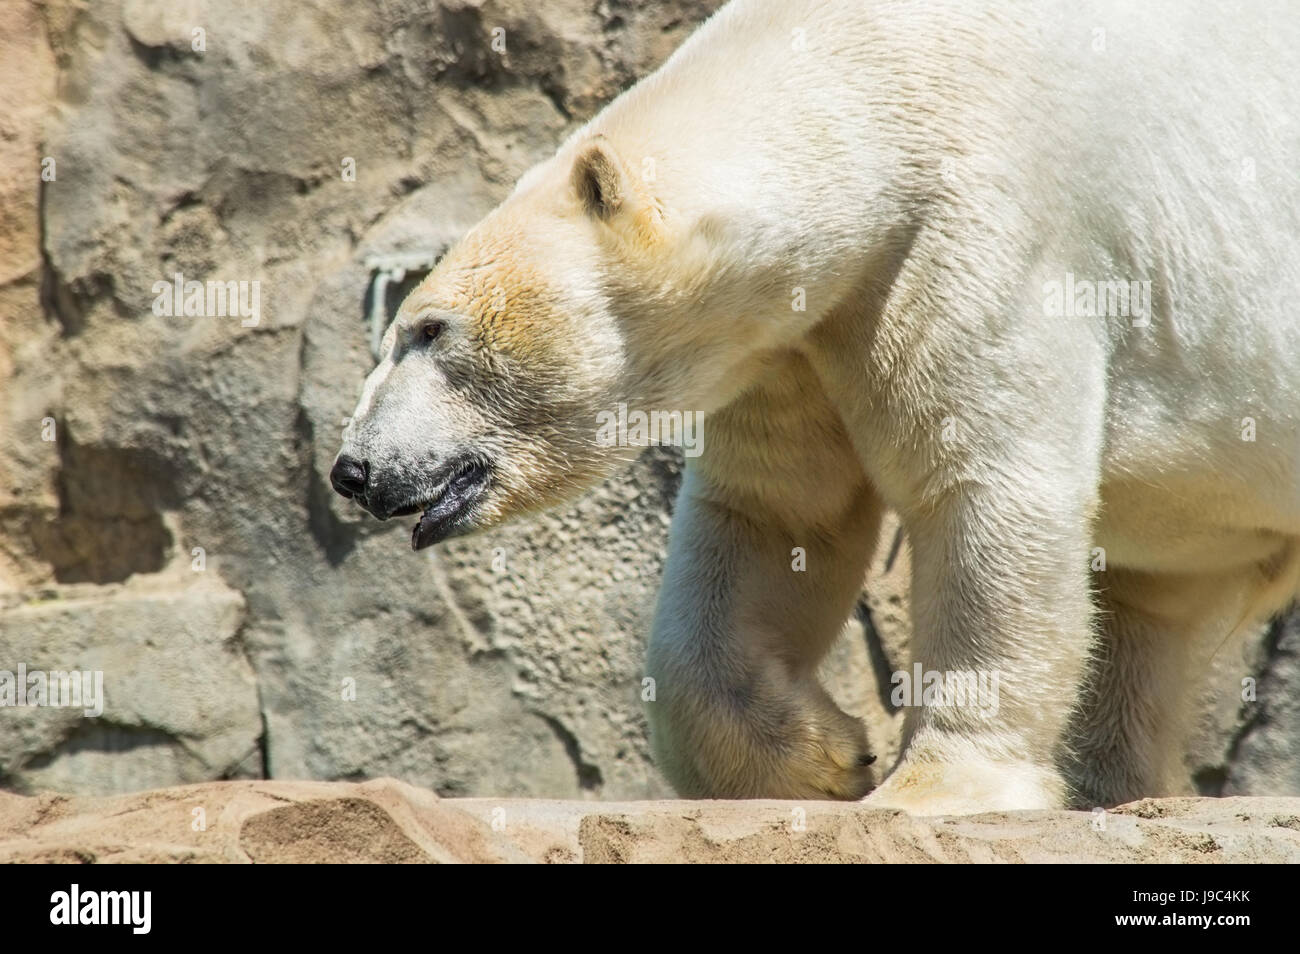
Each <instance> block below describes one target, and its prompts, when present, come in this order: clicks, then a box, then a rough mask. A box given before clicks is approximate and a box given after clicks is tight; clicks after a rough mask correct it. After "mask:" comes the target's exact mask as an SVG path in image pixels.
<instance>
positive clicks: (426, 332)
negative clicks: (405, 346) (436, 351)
mask: <svg viewBox="0 0 1300 954" xmlns="http://www.w3.org/2000/svg"><path fill="white" fill-rule="evenodd" d="M446 327H447V325H446V322H443V321H438V320H437V319H431V320H429V321H426V322H425V323H424V324H422V325H421V326H420V331H419V338H420V340H421V341H425V342H429V341H436V340H438V336H439V335H441V334H442V332H443V330H444V329H445V328H446Z"/></svg>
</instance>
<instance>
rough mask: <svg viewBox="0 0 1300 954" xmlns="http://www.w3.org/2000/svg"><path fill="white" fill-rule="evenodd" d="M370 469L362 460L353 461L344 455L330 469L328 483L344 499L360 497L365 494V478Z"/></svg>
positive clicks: (340, 455)
mask: <svg viewBox="0 0 1300 954" xmlns="http://www.w3.org/2000/svg"><path fill="white" fill-rule="evenodd" d="M369 473H370V467H369V465H368V464H367V463H366V462H365V461H364V460H353V459H352V458H351V457H348V456H347V455H346V454H339V459H338V460H336V461H335V462H334V466H333V467H331V468H330V483H331V484H333V485H334V489H335V490H337V491H338V492H339V493H341V494H342V495H343V496H344V497H360V496H362V495H363V494H365V492H366V476H367V475H368V474H369Z"/></svg>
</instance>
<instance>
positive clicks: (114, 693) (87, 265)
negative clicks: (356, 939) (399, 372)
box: [0, 0, 1300, 799]
mask: <svg viewBox="0 0 1300 954" xmlns="http://www.w3.org/2000/svg"><path fill="white" fill-rule="evenodd" d="M719 2H720V0H667V2H663V0H598V2H592V0H548V2H546V3H544V4H538V3H535V2H533V0H438V2H432V3H431V2H429V0H389V2H386V3H384V4H382V5H369V4H354V3H343V2H341V0H333V2H327V0H322V2H316V3H311V4H303V3H301V2H298V0H238V2H223V3H209V2H206V0H179V2H178V0H97V2H95V3H75V2H64V0H48V2H44V3H34V2H27V0H0V62H3V64H4V66H5V82H4V83H3V84H0V160H2V161H0V214H3V216H4V218H3V222H2V223H0V594H2V596H0V669H10V670H13V669H16V668H17V665H18V664H19V663H24V664H26V665H27V666H28V667H29V668H32V669H36V668H45V669H66V668H69V667H72V666H94V667H95V668H99V669H102V670H103V671H104V674H105V683H106V693H107V696H108V699H107V707H106V710H105V713H104V716H103V717H102V718H99V719H95V720H82V719H77V718H75V717H74V716H72V715H70V714H69V713H68V712H66V711H61V710H30V709H27V710H8V709H0V785H3V786H6V787H9V788H12V789H16V790H18V791H27V792H30V791H36V790H40V789H44V788H49V787H53V788H56V789H59V790H62V791H67V792H73V793H87V794H90V793H111V792H120V791H129V790H138V789H143V788H148V787H154V786H161V785H166V784H174V783H182V782H190V781H196V780H200V779H207V778H228V777H247V776H260V775H267V774H269V775H270V776H273V777H277V776H278V777H310V778H319V779H360V778H371V777H376V776H381V775H391V776H396V777H400V778H402V779H404V780H406V781H408V782H410V783H413V784H418V785H421V786H425V787H428V788H430V789H432V790H434V791H437V792H439V793H441V794H444V795H492V796H547V797H566V798H578V797H584V798H594V797H602V798H620V799H627V798H654V797H661V796H664V795H667V794H668V788H667V786H666V784H665V783H664V782H663V780H662V779H661V778H660V777H659V776H658V775H657V773H656V772H655V771H654V769H653V768H652V766H651V764H650V761H649V756H648V748H647V744H646V734H645V721H644V718H643V715H642V702H641V698H640V694H641V659H642V652H643V644H644V639H645V634H646V632H647V631H648V627H649V620H650V617H651V614H652V612H653V604H654V597H655V593H656V591H657V588H658V581H659V577H660V569H661V561H662V555H663V552H664V543H665V538H666V529H667V524H668V519H669V516H670V513H671V502H672V497H673V493H674V490H675V488H676V485H677V482H678V479H679V474H680V468H681V462H680V459H679V458H677V457H676V456H674V455H673V454H671V453H669V452H666V451H657V452H652V453H650V454H647V455H646V456H645V457H643V458H642V460H641V461H640V462H639V463H638V464H637V465H636V466H634V467H633V468H632V470H631V472H630V473H628V474H624V475H620V476H618V477H616V478H614V479H612V480H610V481H609V482H607V483H606V484H605V485H604V486H603V487H601V488H598V489H597V490H595V491H594V492H593V493H591V494H589V495H588V496H587V497H586V498H585V499H583V500H582V501H581V502H579V503H578V504H576V505H575V506H574V507H572V508H570V509H569V510H567V511H565V512H560V513H555V514H551V515H547V516H545V517H541V518H539V519H537V520H534V521H532V522H530V523H526V524H520V525H518V526H515V527H510V528H507V529H504V530H501V531H498V532H494V533H491V534H486V535H484V536H481V537H476V538H473V539H470V540H465V541H459V542H455V543H453V544H450V545H447V546H444V547H440V548H437V549H435V550H434V551H432V552H431V553H425V554H421V555H418V556H417V555H413V554H412V553H410V552H409V550H408V548H407V545H406V536H407V534H408V532H409V529H410V528H409V525H406V524H405V522H403V521H397V522H395V523H388V524H380V523H378V522H376V521H374V520H372V519H370V518H368V517H363V516H362V515H361V514H360V512H359V511H358V510H357V509H356V508H355V507H352V506H351V505H349V504H347V503H346V502H344V501H343V500H341V499H340V498H338V497H337V496H336V495H334V494H333V493H332V492H331V491H330V490H329V487H328V481H327V479H326V474H327V473H328V469H329V466H330V463H331V459H332V456H333V454H334V453H335V451H336V449H337V438H338V434H339V430H340V427H341V425H342V422H343V420H344V418H345V416H346V415H347V414H349V413H350V412H351V409H352V407H353V404H354V402H355V398H356V396H357V391H358V388H359V385H360V382H361V380H362V378H363V376H364V374H365V373H366V372H367V371H368V370H369V368H370V367H371V363H372V362H371V357H370V353H369V348H368V344H367V340H368V333H369V332H368V328H367V326H366V323H365V320H364V317H365V316H366V315H367V314H368V313H369V311H370V310H371V307H372V304H373V302H372V301H371V300H370V299H371V295H372V294H373V293H372V290H371V289H372V285H371V279H372V277H373V272H374V269H373V268H372V267H371V266H370V265H368V264H367V262H368V261H370V260H371V259H372V257H373V256H376V255H385V254H390V253H427V254H430V255H437V254H438V253H440V252H441V250H443V249H444V248H445V247H446V246H447V245H448V244H449V243H451V242H452V241H454V240H455V239H456V238H457V237H458V236H459V235H460V234H462V233H463V231H464V230H465V229H466V228H467V227H468V226H469V225H470V224H472V223H473V222H474V221H475V220H476V219H478V218H479V217H480V216H481V215H482V214H483V213H484V212H485V211H487V210H488V209H489V208H491V207H492V206H493V205H494V204H495V203H496V202H497V201H499V200H500V199H501V198H502V197H503V196H504V195H505V194H506V192H507V191H508V189H509V188H510V186H511V184H512V183H513V181H514V180H515V178H516V177H517V176H518V175H519V174H520V173H521V172H523V171H524V170H525V169H526V168H528V166H529V165H531V164H532V163H533V162H535V161H537V160H539V159H541V158H543V157H544V156H546V155H547V154H548V153H549V152H550V151H551V149H552V148H553V147H554V145H555V144H556V143H557V142H558V141H559V140H560V139H561V138H562V137H563V136H564V135H565V134H566V133H567V132H568V131H570V130H572V129H573V128H575V127H576V126H577V125H578V124H580V123H581V122H582V121H583V120H584V119H586V118H587V117H589V116H591V115H592V114H593V113H594V112H595V111H596V110H597V109H599V107H600V106H601V105H602V104H603V103H605V102H607V101H608V100H610V99H611V98H612V97H613V96H614V95H616V94H617V92H618V91H619V90H620V89H622V88H623V87H625V86H626V85H628V84H629V83H630V82H631V81H633V80H634V79H635V78H637V77H639V76H642V75H644V74H646V73H647V72H649V71H650V70H651V69H652V68H653V67H654V66H655V65H657V64H658V63H659V62H660V61H661V60H662V59H663V58H664V57H666V56H667V54H668V53H669V52H670V51H671V50H672V49H673V48H674V47H676V46H677V45H678V44H679V43H680V42H681V40H682V39H683V38H684V37H685V36H686V35H687V34H688V33H689V31H690V30H691V28H692V27H693V26H694V24H695V23H697V22H698V21H699V20H701V19H702V18H703V17H704V16H705V15H706V14H707V13H708V12H709V11H710V10H711V9H713V8H714V7H716V6H717V5H718V3H719ZM502 44H504V49H502ZM15 65H16V66H17V68H14V66H15ZM45 160H51V161H52V162H46V161H45ZM350 169H353V170H355V176H354V177H349V176H348V172H349V170H350ZM43 170H46V171H47V172H48V173H49V174H48V175H47V176H46V177H45V178H42V175H41V173H42V171H43ZM177 273H179V274H181V275H183V277H184V279H185V280H191V281H195V280H196V281H208V280H213V281H223V282H226V281H231V282H258V283H260V284H259V285H258V288H259V304H260V308H259V314H258V315H257V318H258V320H257V321H256V323H255V324H253V323H248V324H246V323H245V322H244V321H242V320H241V318H240V317H239V316H229V315H227V316H188V317H186V316H174V315H173V316H168V315H163V314H157V313H155V311H154V309H153V306H154V304H155V301H156V298H157V297H158V292H157V291H156V290H155V287H154V285H155V283H156V282H163V283H166V282H170V281H172V280H173V276H175V275H176V274H177ZM415 277H418V275H417V276H411V277H408V280H407V282H406V283H399V284H398V285H396V286H395V287H393V288H391V289H390V290H389V291H388V293H387V294H386V296H385V301H384V302H383V303H382V304H383V305H386V306H387V307H389V308H391V307H393V306H395V305H396V304H397V302H398V300H399V299H400V296H401V293H402V290H403V289H404V288H405V287H408V286H409V284H410V281H411V280H413V279H414V278H415ZM250 287H251V286H250ZM892 540H893V534H892V530H889V531H887V532H886V534H885V536H884V539H883V542H882V551H881V553H880V554H879V555H878V557H877V565H876V567H875V568H874V569H873V573H872V575H871V576H870V580H871V582H870V584H869V589H868V592H867V593H866V594H865V595H864V597H863V600H862V602H861V604H860V606H859V607H858V611H857V612H856V613H855V614H854V615H853V617H852V618H851V619H850V620H848V622H847V625H846V628H845V633H844V637H843V638H842V640H841V641H840V643H839V644H838V645H837V647H836V648H835V650H834V651H833V652H832V654H831V657H830V659H828V661H827V664H826V666H825V667H824V672H825V674H826V677H827V679H828V680H829V681H830V683H831V684H832V687H833V690H834V694H835V695H836V697H837V698H838V699H840V700H841V702H842V704H843V705H844V706H845V707H846V708H847V709H849V710H850V711H852V712H855V713H857V714H859V715H862V716H863V717H864V718H865V719H866V720H867V724H868V729H869V732H870V736H871V739H872V742H873V745H874V746H875V749H876V752H877V755H878V756H879V757H880V758H879V761H878V763H877V765H878V766H879V767H880V768H882V769H884V768H886V767H888V765H889V764H890V763H891V762H892V760H893V758H894V757H895V756H896V754H897V751H898V745H899V740H898V733H899V726H900V723H901V716H900V715H899V713H898V712H897V711H896V710H895V709H894V708H893V707H892V706H891V705H890V703H889V698H888V696H889V693H888V689H889V675H890V673H891V672H893V671H895V670H898V669H901V668H903V667H904V666H905V665H906V661H907V658H908V656H907V645H908V638H909V635H910V625H909V622H908V617H907V612H906V590H907V576H908V564H907V552H906V547H904V548H903V550H902V552H901V554H900V555H899V557H898V559H897V561H896V562H895V563H894V564H893V565H892V566H891V568H890V569H889V570H888V572H886V571H885V564H886V562H888V561H887V558H888V555H889V550H890V544H891V543H892ZM1247 651H1248V655H1247V656H1246V657H1244V658H1243V657H1242V656H1241V654H1240V652H1238V651H1237V650H1235V649H1229V650H1225V651H1224V652H1223V653H1222V654H1220V656H1219V657H1216V659H1215V660H1214V664H1213V666H1212V667H1209V668H1210V669H1211V675H1212V685H1211V688H1210V689H1209V690H1208V692H1207V697H1206V700H1207V706H1206V713H1207V715H1206V718H1205V720H1204V723H1203V724H1202V725H1201V726H1199V727H1198V730H1197V737H1196V739H1195V740H1194V742H1193V744H1192V745H1191V747H1190V748H1189V757H1188V759H1189V766H1190V767H1191V768H1192V769H1193V770H1194V771H1195V772H1196V773H1197V778H1198V780H1199V783H1200V786H1201V788H1202V790H1203V791H1205V792H1214V793H1217V792H1220V791H1230V792H1234V793H1252V794H1261V793H1273V794H1283V793H1296V792H1300V777H1298V775H1297V772H1298V771H1300V770H1298V769H1297V766H1298V765H1300V756H1298V755H1297V739H1300V710H1298V709H1297V707H1296V705H1295V704H1294V703H1293V702H1292V701H1290V700H1292V699H1294V698H1295V691H1294V689H1295V687H1297V686H1300V673H1298V672H1297V671H1296V663H1295V660H1296V656H1297V650H1296V633H1295V630H1294V629H1288V630H1281V629H1278V630H1275V631H1274V632H1273V633H1272V634H1271V635H1270V636H1268V637H1267V638H1264V639H1263V640H1255V641H1254V642H1253V643H1252V644H1251V645H1250V646H1249V647H1247ZM1243 676H1254V677H1257V679H1258V687H1257V688H1258V697H1257V698H1258V701H1256V702H1243V701H1242V698H1241V693H1242V689H1241V680H1242V678H1243ZM1288 687H1290V690H1288Z"/></svg>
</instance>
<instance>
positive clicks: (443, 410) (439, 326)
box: [330, 137, 747, 550]
mask: <svg viewBox="0 0 1300 954" xmlns="http://www.w3.org/2000/svg"><path fill="white" fill-rule="evenodd" d="M701 228H705V231H707V227H705V226H701V223H699V222H698V221H696V222H694V223H685V222H682V223H677V222H674V221H672V215H671V214H670V213H669V212H667V211H666V210H665V208H664V206H663V204H662V203H661V202H660V201H659V199H658V198H657V196H656V195H655V193H654V191H653V188H652V187H651V186H650V185H649V184H647V183H645V182H644V181H642V180H641V179H640V178H639V177H636V176H633V175H632V174H630V172H629V169H628V167H627V165H626V164H625V162H624V161H623V160H622V159H621V158H620V157H619V155H618V154H617V152H616V151H615V149H614V147H613V146H612V145H611V144H610V143H609V142H608V141H607V140H605V139H603V138H601V137H595V138H587V139H584V140H582V141H580V142H578V143H575V144H573V145H571V146H568V147H566V148H565V149H562V150H561V152H560V153H558V154H557V155H556V156H555V157H554V158H553V159H551V160H549V161H548V162H547V163H544V164H543V165H542V166H539V167H538V168H536V169H534V170H533V171H532V172H530V173H529V174H528V175H527V176H525V177H524V179H523V180H521V182H520V184H519V186H518V187H517V188H516V190H515V192H514V194H513V195H512V196H511V197H510V198H509V199H507V200H506V201H505V202H504V203H503V204H502V205H501V206H499V207H498V208H497V209H496V210H495V211H494V212H493V213H491V214H490V215H489V216H488V217H487V218H486V219H484V220H483V221H482V222H480V223H479V224H478V225H477V226H476V227H475V228H474V229H472V230H471V231H470V232H469V233H468V234H467V235H466V236H465V238H464V239H463V240H462V241H461V242H460V243H459V244H458V245H457V246H456V247H455V248H453V249H452V250H451V251H450V252H449V253H448V254H447V255H446V256H445V257H444V258H443V260H442V261H440V262H439V263H438V265H437V266H436V267H435V268H434V270H433V271H432V272H431V273H430V274H429V275H428V277H427V278H426V279H425V280H424V281H423V282H422V283H421V284H420V285H419V286H418V287H417V288H416V289H415V290H414V291H412V292H411V294H410V295H409V296H408V297H407V299H406V300H405V302H403V304H402V306H401V308H400V309H399V310H398V312H397V315H396V316H395V318H394V320H393V322H392V324H391V326H390V327H389V328H388V331H387V333H386V335H385V336H384V341H383V347H382V352H381V355H382V360H381V361H380V363H379V365H378V366H377V367H376V368H375V369H374V371H373V372H371V374H370V376H369V378H368V379H367V381H366V382H365V386H364V389H363V392H362V395H361V399H360V402H359V403H358V405H357V408H356V411H355V412H354V414H353V415H352V419H351V423H350V424H349V426H348V428H347V430H346V431H345V433H344V440H343V447H342V449H341V451H340V452H339V455H338V457H337V458H336V460H335V463H334V467H333V470H332V471H331V475H330V476H331V482H332V483H333V485H334V488H335V489H336V490H337V491H338V492H339V493H341V494H343V495H345V496H349V497H353V498H355V499H356V500H357V501H358V502H359V503H360V504H361V505H362V506H363V507H364V508H365V509H367V510H368V511H370V512H371V513H372V514H374V515H375V516H377V517H379V518H381V519H387V518H388V517H390V516H404V515H412V514H416V513H419V514H421V517H420V520H419V522H418V524H417V525H416V527H415V530H414V532H413V534H412V546H413V547H414V548H415V549H417V550H418V549H421V548H423V547H426V546H429V545H430V544H432V543H436V542H437V541H439V540H442V539H444V538H446V537H449V536H454V535H459V534H463V533H466V532H468V531H471V530H475V529H481V528H484V527H488V526H492V525H495V524H498V523H500V522H502V521H503V520H506V519H508V518H510V517H512V516H515V515H517V514H520V513H524V512H528V511H533V510H537V509H541V508H545V507H548V506H552V505H554V504H557V503H560V502H562V501H564V500H566V499H569V498H571V497H573V496H576V495H577V494H578V493H579V492H580V491H581V490H583V489H584V488H586V487H588V486H589V485H591V484H592V483H593V482H595V481H597V480H599V479H600V478H602V477H604V476H606V475H607V474H609V473H610V472H611V471H612V470H614V469H615V468H616V466H617V465H618V464H619V463H620V462H623V461H626V460H629V459H631V457H633V456H634V455H635V454H636V453H638V452H639V448H635V447H633V448H628V447H619V446H617V445H615V446H604V442H602V441H600V440H599V439H598V434H597V431H598V426H599V420H600V415H601V413H602V412H608V411H609V410H610V409H613V408H615V407H616V406H617V405H619V404H620V403H622V404H626V405H627V406H629V407H634V408H635V407H641V408H676V409H681V410H691V411H698V412H702V411H704V410H707V409H709V408H707V407H705V406H704V405H706V404H713V405H715V406H716V403H717V401H716V392H717V391H718V389H719V385H720V382H724V381H725V380H726V378H727V374H728V371H729V369H731V368H732V367H733V366H734V364H735V360H736V355H737V354H738V353H739V352H740V351H741V350H744V348H745V346H746V345H747V341H746V333H745V331H744V329H743V322H732V323H730V324H728V323H718V322H712V321H707V320H701V319H702V317H703V316H702V314H701V312H700V309H701V307H703V305H704V303H705V299H706V298H707V294H706V292H705V291H704V290H703V289H702V286H701V284H700V282H699V280H698V273H699V272H700V271H701V270H703V271H707V270H708V268H709V266H708V265H707V264H705V265H701V264H700V263H701V261H703V262H708V261H709V260H710V256H709V253H708V250H707V237H703V238H702V237H701V235H700V234H699V232H700V229H701ZM719 328H721V329H723V330H719Z"/></svg>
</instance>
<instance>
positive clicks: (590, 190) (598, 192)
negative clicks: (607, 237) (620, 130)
mask: <svg viewBox="0 0 1300 954" xmlns="http://www.w3.org/2000/svg"><path fill="white" fill-rule="evenodd" d="M570 181H571V182H572V183H573V191H574V192H576V193H577V195H578V201H579V202H580V203H581V204H582V207H583V209H584V210H586V212H587V214H588V215H590V216H593V217H594V218H597V219H601V220H602V221H606V222H607V221H609V220H610V219H611V218H613V217H614V215H615V214H616V213H617V212H618V211H619V210H620V209H621V208H623V204H624V203H625V202H626V201H627V199H628V183H627V175H626V173H624V172H623V165H622V163H621V162H619V159H618V156H617V155H616V154H615V153H614V150H613V149H612V148H610V146H609V143H608V142H606V141H605V140H604V139H603V138H596V139H592V140H591V141H590V142H588V143H586V144H584V145H583V147H582V149H581V151H579V153H578V158H577V159H576V160H574V163H573V172H572V174H571V176H570Z"/></svg>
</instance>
